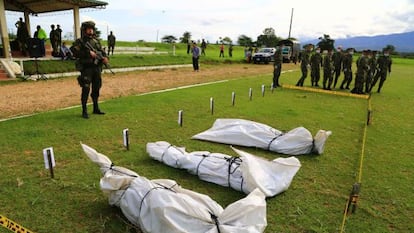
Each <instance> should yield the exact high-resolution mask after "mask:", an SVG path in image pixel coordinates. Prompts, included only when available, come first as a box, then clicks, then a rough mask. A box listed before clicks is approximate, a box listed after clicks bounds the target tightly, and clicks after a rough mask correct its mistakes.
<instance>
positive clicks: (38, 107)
mask: <svg viewBox="0 0 414 233" xmlns="http://www.w3.org/2000/svg"><path fill="white" fill-rule="evenodd" d="M292 67H293V66H291V67H289V65H287V66H285V67H284V69H289V68H292ZM272 72H273V66H272V65H270V64H269V65H253V64H231V65H217V66H207V67H201V70H200V72H193V70H192V68H178V69H158V70H152V71H136V72H128V73H117V74H116V75H111V74H104V75H103V86H102V89H101V97H100V100H108V99H112V98H116V97H121V96H128V95H134V94H140V93H146V92H150V91H155V90H162V89H167V88H173V87H179V86H184V85H190V84H198V83H205V82H211V81H218V80H225V79H238V78H243V77H249V76H253V75H258V74H269V75H271V74H272ZM270 82H271V79H270V78H269V83H270ZM0 93H1V96H0V97H1V98H0V109H1V111H0V119H4V118H9V117H13V116H19V115H26V114H32V113H37V112H44V111H48V110H54V109H59V108H64V107H70V106H74V105H79V104H80V93H81V89H80V87H79V86H78V84H77V81H76V78H75V77H69V78H59V79H49V80H46V81H27V82H19V83H14V84H10V85H3V86H0Z"/></svg>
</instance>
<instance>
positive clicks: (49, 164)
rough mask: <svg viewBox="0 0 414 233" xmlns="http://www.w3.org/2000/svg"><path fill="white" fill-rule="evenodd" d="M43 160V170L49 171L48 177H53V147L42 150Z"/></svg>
mask: <svg viewBox="0 0 414 233" xmlns="http://www.w3.org/2000/svg"><path fill="white" fill-rule="evenodd" d="M43 159H44V161H45V168H46V169H49V171H50V177H51V178H52V179H53V178H54V177H55V175H54V172H53V167H54V166H55V155H54V153H53V147H48V148H45V149H43Z"/></svg>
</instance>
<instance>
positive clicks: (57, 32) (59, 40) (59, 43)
mask: <svg viewBox="0 0 414 233" xmlns="http://www.w3.org/2000/svg"><path fill="white" fill-rule="evenodd" d="M56 35H57V38H58V39H57V45H58V50H60V47H61V46H62V29H61V28H60V25H59V24H57V25H56Z"/></svg>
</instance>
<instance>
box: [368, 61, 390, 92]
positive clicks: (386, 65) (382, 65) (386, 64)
mask: <svg viewBox="0 0 414 233" xmlns="http://www.w3.org/2000/svg"><path fill="white" fill-rule="evenodd" d="M377 63H378V72H377V73H376V75H375V76H374V80H373V82H372V85H371V87H370V90H371V89H372V88H373V87H374V86H375V84H376V83H377V81H378V79H379V78H381V79H380V83H379V86H378V90H377V92H378V93H380V92H381V88H382V85H384V82H385V80H386V79H387V73H391V65H392V60H391V58H390V57H389V56H388V55H385V54H383V55H381V56H380V57H379V58H378V61H377Z"/></svg>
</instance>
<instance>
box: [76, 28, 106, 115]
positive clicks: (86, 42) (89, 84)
mask: <svg viewBox="0 0 414 233" xmlns="http://www.w3.org/2000/svg"><path fill="white" fill-rule="evenodd" d="M81 30H82V37H81V38H79V39H77V40H76V41H75V42H74V44H73V46H72V47H71V50H72V52H73V54H74V56H75V57H76V58H77V61H76V69H77V70H79V71H80V73H81V74H80V76H79V77H78V83H79V85H80V86H81V88H82V94H81V104H82V117H83V118H85V119H87V118H89V115H88V111H87V106H86V104H87V102H88V96H89V92H90V90H91V88H92V93H91V97H92V101H93V114H98V115H103V114H105V113H104V112H102V111H101V110H100V109H99V106H98V99H99V91H100V89H101V86H102V78H101V73H102V65H103V64H108V62H109V60H108V57H107V56H106V53H105V51H103V49H102V46H101V44H100V42H99V40H98V39H96V38H95V23H94V22H93V21H86V22H83V23H82V26H81ZM98 53H101V54H102V58H101V60H99V57H98Z"/></svg>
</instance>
